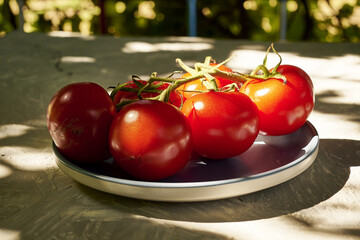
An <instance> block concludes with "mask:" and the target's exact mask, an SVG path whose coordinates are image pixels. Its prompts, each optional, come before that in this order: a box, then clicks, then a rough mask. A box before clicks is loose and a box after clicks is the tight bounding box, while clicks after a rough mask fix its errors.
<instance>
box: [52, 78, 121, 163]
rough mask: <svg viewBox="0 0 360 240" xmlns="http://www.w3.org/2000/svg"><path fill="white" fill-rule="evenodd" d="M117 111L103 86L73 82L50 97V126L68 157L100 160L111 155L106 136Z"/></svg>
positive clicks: (58, 143) (92, 160)
mask: <svg viewBox="0 0 360 240" xmlns="http://www.w3.org/2000/svg"><path fill="white" fill-rule="evenodd" d="M115 114H116V109H115V105H114V103H113V102H112V100H111V98H110V96H109V94H108V93H107V91H106V90H105V89H104V88H102V87H101V86H100V85H98V84H95V83H87V82H82V83H74V84H69V85H67V86H65V87H63V88H62V89H60V90H59V91H58V92H57V93H56V94H55V95H54V96H53V98H52V99H51V101H50V103H49V105H48V108H47V113H46V117H47V127H48V130H49V133H50V135H51V137H52V139H53V141H54V143H55V145H56V147H57V148H58V149H59V151H60V152H61V153H62V154H63V155H64V156H65V157H66V158H68V159H69V160H71V161H75V162H84V163H85V162H98V161H103V160H106V159H107V158H109V157H111V155H110V150H109V146H108V141H107V139H108V132H109V129H110V125H111V123H112V120H113V119H114V117H115Z"/></svg>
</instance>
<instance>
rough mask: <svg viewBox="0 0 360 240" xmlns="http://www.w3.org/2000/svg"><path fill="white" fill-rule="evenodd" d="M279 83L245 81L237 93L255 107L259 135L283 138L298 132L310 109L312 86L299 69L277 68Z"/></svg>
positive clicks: (271, 81)
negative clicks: (279, 75)
mask: <svg viewBox="0 0 360 240" xmlns="http://www.w3.org/2000/svg"><path fill="white" fill-rule="evenodd" d="M277 71H278V72H279V73H281V74H282V75H284V76H285V77H286V79H287V83H286V84H284V82H283V80H280V79H275V78H270V79H267V80H258V79H257V80H255V79H254V80H249V81H247V82H246V83H245V84H244V85H243V86H242V87H241V89H240V91H241V92H243V93H245V94H246V95H248V96H249V97H250V98H251V99H252V100H253V101H254V102H255V104H256V105H257V107H258V109H259V116H260V132H261V133H262V134H265V135H285V134H289V133H292V132H294V131H296V130H297V129H299V128H300V127H301V126H302V125H303V124H304V123H305V122H306V120H307V118H308V116H309V115H310V113H311V112H312V110H313V108H314V93H313V83H312V81H311V79H310V77H309V75H308V74H306V73H305V72H304V71H303V70H302V69H300V68H298V67H296V66H291V65H280V66H279V68H278V70H277Z"/></svg>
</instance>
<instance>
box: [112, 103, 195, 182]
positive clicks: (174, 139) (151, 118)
mask: <svg viewBox="0 0 360 240" xmlns="http://www.w3.org/2000/svg"><path fill="white" fill-rule="evenodd" d="M109 144H110V151H111V153H112V156H113V157H114V160H115V162H116V163H117V164H118V165H120V166H121V167H122V168H123V169H124V170H125V171H126V172H127V173H129V174H130V175H132V176H133V177H135V178H138V179H142V180H151V181H153V180H160V179H163V178H167V177H170V176H172V175H174V174H175V173H177V172H178V171H180V170H181V169H182V168H183V167H184V166H185V165H186V163H187V162H188V161H189V159H190V157H191V154H192V151H193V146H192V138H191V129H190V125H189V123H188V122H187V119H186V117H185V116H184V114H182V113H181V112H180V110H178V109H177V108H175V107H174V106H172V105H170V104H168V103H164V102H160V101H156V100H139V101H136V102H133V103H130V104H128V105H126V106H124V107H123V108H122V109H121V110H120V111H119V113H118V114H117V115H116V117H115V119H114V122H113V124H112V125H111V129H110V136H109Z"/></svg>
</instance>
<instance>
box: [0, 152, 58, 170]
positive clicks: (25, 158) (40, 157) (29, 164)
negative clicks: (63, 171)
mask: <svg viewBox="0 0 360 240" xmlns="http://www.w3.org/2000/svg"><path fill="white" fill-rule="evenodd" d="M0 153H1V159H2V162H4V163H6V164H7V165H8V166H12V167H13V168H15V169H18V170H22V171H45V170H48V169H49V168H53V167H56V164H55V161H54V155H53V153H52V151H51V149H50V147H49V148H47V149H45V150H43V149H34V148H30V147H24V146H1V147H0Z"/></svg>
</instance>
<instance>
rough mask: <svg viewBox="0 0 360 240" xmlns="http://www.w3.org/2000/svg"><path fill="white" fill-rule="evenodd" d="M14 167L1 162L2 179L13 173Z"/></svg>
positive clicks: (0, 176)
mask: <svg viewBox="0 0 360 240" xmlns="http://www.w3.org/2000/svg"><path fill="white" fill-rule="evenodd" d="M12 172H13V171H12V169H11V168H9V167H8V166H6V165H3V164H1V162H0V179H1V178H6V177H8V176H10V175H11V174H12Z"/></svg>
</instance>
